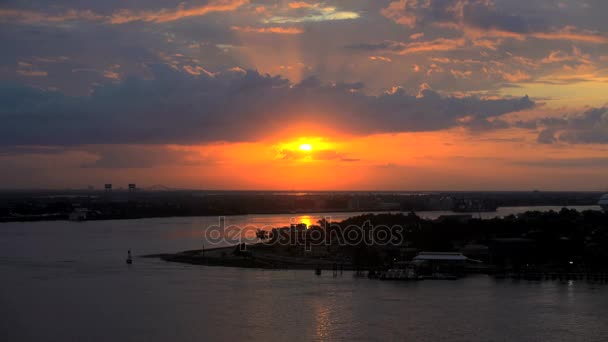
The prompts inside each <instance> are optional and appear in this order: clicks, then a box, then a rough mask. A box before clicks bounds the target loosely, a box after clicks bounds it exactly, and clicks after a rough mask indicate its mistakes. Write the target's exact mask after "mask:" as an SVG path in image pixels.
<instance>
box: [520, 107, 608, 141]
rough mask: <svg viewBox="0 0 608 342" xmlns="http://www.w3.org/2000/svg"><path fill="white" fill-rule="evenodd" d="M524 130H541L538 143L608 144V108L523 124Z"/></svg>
mask: <svg viewBox="0 0 608 342" xmlns="http://www.w3.org/2000/svg"><path fill="white" fill-rule="evenodd" d="M517 126H518V127H522V128H536V129H539V130H540V133H539V135H538V142H539V143H542V144H552V143H556V142H562V143H569V144H607V143H608V107H601V108H592V109H589V110H587V111H585V112H583V113H580V114H576V115H570V116H565V117H549V118H543V119H540V120H535V121H529V122H521V123H518V124H517Z"/></svg>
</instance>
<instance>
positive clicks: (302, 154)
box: [278, 149, 359, 162]
mask: <svg viewBox="0 0 608 342" xmlns="http://www.w3.org/2000/svg"><path fill="white" fill-rule="evenodd" d="M278 158H280V159H284V160H337V161H342V162H356V161H359V159H356V158H349V157H348V156H347V155H346V154H344V153H340V152H338V151H334V150H329V149H324V150H312V151H301V150H299V149H282V150H280V151H279V155H278Z"/></svg>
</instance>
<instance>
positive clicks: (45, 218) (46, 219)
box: [0, 205, 602, 223]
mask: <svg viewBox="0 0 608 342" xmlns="http://www.w3.org/2000/svg"><path fill="white" fill-rule="evenodd" d="M543 207H555V208H556V209H557V208H560V209H561V208H572V207H589V208H587V209H585V210H597V211H601V210H602V209H601V207H600V206H599V205H524V206H502V207H499V208H498V209H504V208H529V209H531V210H528V211H535V210H533V209H534V208H543ZM592 207H593V208H592ZM595 207H597V208H595ZM498 211H499V210H496V211H481V212H464V213H463V212H456V211H451V210H377V209H375V210H374V209H370V210H362V209H361V210H329V209H328V210H317V211H296V212H291V211H276V212H259V213H247V214H242V213H229V214H213V215H211V214H210V215H150V216H137V217H131V216H115V217H95V218H91V219H86V220H82V221H73V222H75V223H78V222H87V221H114V220H142V219H160V218H181V217H186V218H188V217H218V216H225V217H234V216H252V215H294V216H299V215H316V214H327V213H334V214H368V213H374V214H382V213H409V212H414V213H425V212H445V213H446V215H473V216H475V215H478V214H479V213H485V214H487V213H497V212H498ZM53 221H67V222H70V221H72V220H70V219H69V215H67V214H56V215H53V214H50V215H39V216H27V217H25V216H24V217H10V218H7V217H0V223H11V222H53Z"/></svg>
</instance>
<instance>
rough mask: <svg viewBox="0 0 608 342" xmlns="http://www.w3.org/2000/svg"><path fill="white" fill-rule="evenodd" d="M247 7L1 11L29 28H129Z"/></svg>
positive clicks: (231, 2) (223, 3) (238, 2)
mask: <svg viewBox="0 0 608 342" xmlns="http://www.w3.org/2000/svg"><path fill="white" fill-rule="evenodd" d="M247 4H249V0H215V1H211V2H209V3H207V4H205V5H202V6H191V7H188V6H186V5H185V4H184V3H181V4H180V5H179V6H177V7H176V8H173V9H168V8H163V9H159V10H132V9H120V10H117V11H115V12H113V13H112V14H111V15H107V16H106V15H102V14H98V13H96V12H95V11H93V10H90V9H86V10H76V9H68V10H66V11H64V12H61V13H46V12H40V11H33V10H22V9H0V21H17V22H21V23H27V24H43V23H47V24H48V23H62V22H68V21H93V22H105V23H108V24H127V23H132V22H137V21H141V22H152V23H166V22H171V21H176V20H180V19H184V18H189V17H200V16H204V15H207V14H209V13H214V12H229V11H234V10H236V9H238V8H240V7H241V6H244V5H247Z"/></svg>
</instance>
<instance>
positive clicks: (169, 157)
mask: <svg viewBox="0 0 608 342" xmlns="http://www.w3.org/2000/svg"><path fill="white" fill-rule="evenodd" d="M85 150H86V151H87V152H89V153H92V154H95V155H97V156H98V159H97V160H96V161H94V162H92V163H86V164H83V165H82V167H84V168H106V169H120V168H151V167H156V166H184V165H187V166H195V165H201V164H202V163H203V162H205V163H207V164H208V163H209V162H210V160H207V159H206V158H204V157H203V156H201V155H200V153H198V152H194V151H187V150H179V149H173V148H170V147H166V146H156V145H150V146H137V145H96V146H89V147H86V148H85Z"/></svg>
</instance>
